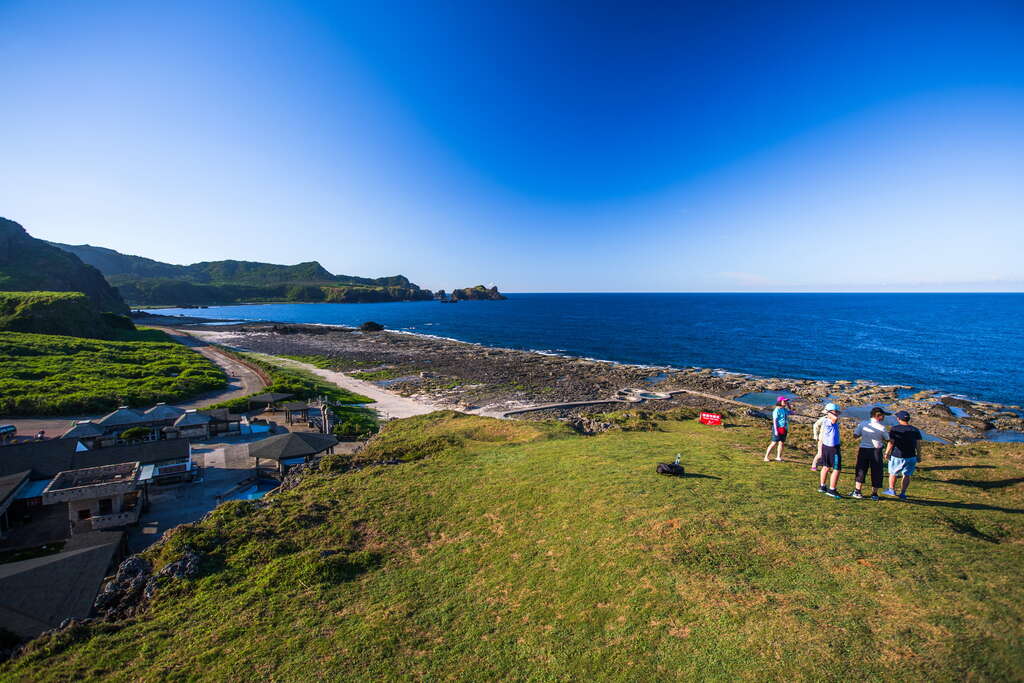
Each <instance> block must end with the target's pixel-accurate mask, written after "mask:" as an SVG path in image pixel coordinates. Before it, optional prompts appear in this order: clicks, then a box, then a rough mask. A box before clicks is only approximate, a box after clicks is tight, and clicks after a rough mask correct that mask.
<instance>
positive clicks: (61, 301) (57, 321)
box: [0, 292, 135, 339]
mask: <svg viewBox="0 0 1024 683" xmlns="http://www.w3.org/2000/svg"><path fill="white" fill-rule="evenodd" d="M134 329H135V326H134V325H133V324H132V321H131V320H129V319H128V318H127V317H124V316H118V315H116V314H113V313H100V312H99V311H97V310H96V306H95V305H94V304H93V302H92V300H91V299H89V297H87V296H86V295H85V294H83V293H82V292H0V331H7V332H33V333H36V334H60V335H68V336H72V337H94V338H98V339H104V338H110V337H114V336H117V334H118V332H119V331H120V330H134Z"/></svg>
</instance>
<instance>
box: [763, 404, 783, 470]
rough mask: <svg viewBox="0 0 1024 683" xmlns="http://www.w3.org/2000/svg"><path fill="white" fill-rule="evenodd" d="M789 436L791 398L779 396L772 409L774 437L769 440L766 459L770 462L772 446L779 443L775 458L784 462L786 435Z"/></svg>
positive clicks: (765, 454)
mask: <svg viewBox="0 0 1024 683" xmlns="http://www.w3.org/2000/svg"><path fill="white" fill-rule="evenodd" d="M787 436H789V399H788V398H786V397H785V396H779V397H778V398H777V399H776V400H775V408H774V409H773V410H772V439H771V441H769V442H768V448H767V449H765V452H764V461H765V462H768V459H769V458H768V456H769V455H771V452H772V448H773V447H775V446H776V444H778V451H777V452H776V454H775V459H776V460H778V461H779V462H782V451H783V450H784V449H785V448H786V437H787Z"/></svg>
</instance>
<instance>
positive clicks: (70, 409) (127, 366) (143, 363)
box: [0, 330, 227, 416]
mask: <svg viewBox="0 0 1024 683" xmlns="http://www.w3.org/2000/svg"><path fill="white" fill-rule="evenodd" d="M121 338H122V339H123V340H125V341H101V340H98V339H80V338H76V337H66V336H57V335H44V334H22V333H16V332H0V415H7V416H12V415H81V414H94V413H101V412H105V411H108V410H112V409H114V408H116V407H117V406H119V405H130V406H147V407H148V406H151V405H153V404H154V403H157V402H159V401H167V402H175V401H181V400H185V399H188V398H191V397H193V396H195V395H197V394H201V393H203V392H207V391H212V390H215V389H220V388H222V387H224V386H225V384H226V382H227V380H226V378H225V376H224V373H223V372H222V371H221V369H220V368H218V367H217V366H216V365H214V364H213V363H211V362H210V361H209V360H207V359H206V358H205V357H204V356H201V355H200V354H198V353H196V352H195V351H193V350H191V349H189V348H188V347H186V346H182V345H181V344H177V343H175V342H173V341H171V340H170V338H169V337H167V335H165V334H163V333H162V332H157V331H155V330H145V331H123V332H121Z"/></svg>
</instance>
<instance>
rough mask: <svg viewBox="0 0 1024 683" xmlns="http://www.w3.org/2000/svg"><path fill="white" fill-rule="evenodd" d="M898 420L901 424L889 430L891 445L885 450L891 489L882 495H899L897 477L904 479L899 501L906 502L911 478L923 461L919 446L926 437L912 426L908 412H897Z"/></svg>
mask: <svg viewBox="0 0 1024 683" xmlns="http://www.w3.org/2000/svg"><path fill="white" fill-rule="evenodd" d="M896 420H897V421H898V422H899V424H897V425H895V426H894V427H893V428H892V429H890V430H889V445H888V446H886V448H885V458H886V460H888V461H889V488H887V489H886V490H885V491H883V492H882V493H884V494H885V495H887V496H895V495H897V494H896V477H903V485H902V487H901V488H900V492H899V499H900V500H906V499H907V487H909V486H910V477H911V476H912V475H913V474H914V470H916V469H917V463H918V462H919V461H920V459H921V448H920V445H919V444H920V443H921V441H922V440H923V439H924V436H923V435H922V434H921V430H919V429H918V428H917V427H911V426H910V413H908V412H907V411H905V410H901V411H899V412H897V413H896Z"/></svg>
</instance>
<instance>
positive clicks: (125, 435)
mask: <svg viewBox="0 0 1024 683" xmlns="http://www.w3.org/2000/svg"><path fill="white" fill-rule="evenodd" d="M151 433H152V430H150V428H149V427H129V428H128V429H126V430H124V431H123V432H121V438H122V439H124V440H125V441H142V440H143V439H145V438H146V437H147V436H149V435H150V434H151Z"/></svg>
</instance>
